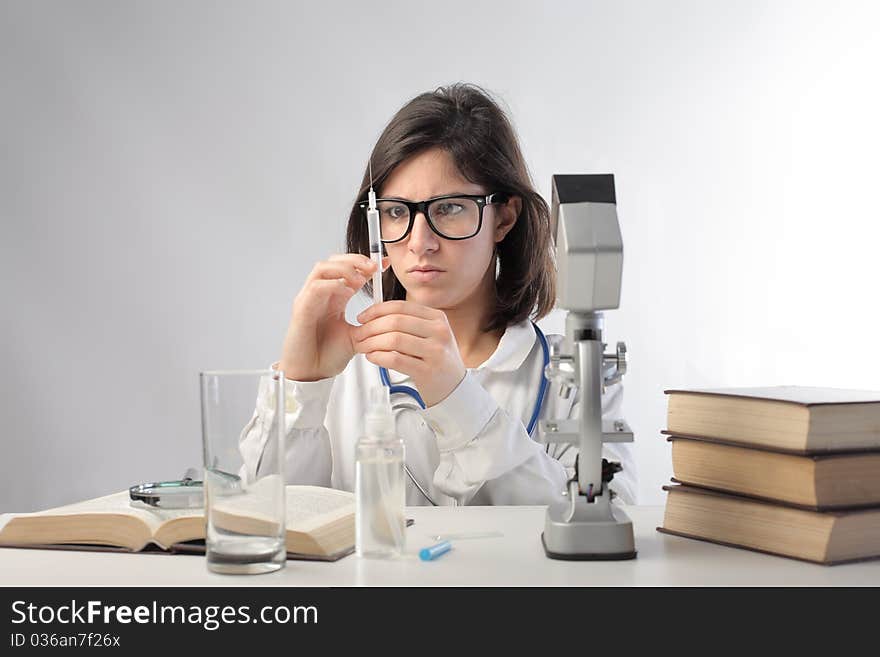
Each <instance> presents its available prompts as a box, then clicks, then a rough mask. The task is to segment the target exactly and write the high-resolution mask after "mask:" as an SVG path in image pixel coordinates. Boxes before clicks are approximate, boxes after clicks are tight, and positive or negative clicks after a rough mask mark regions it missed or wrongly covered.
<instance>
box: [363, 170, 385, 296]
mask: <svg viewBox="0 0 880 657" xmlns="http://www.w3.org/2000/svg"><path fill="white" fill-rule="evenodd" d="M368 198H369V206H368V208H367V230H368V231H369V234H370V258H371V259H372V260H373V262H375V263H376V271H375V272H374V273H373V303H374V304H377V303H382V301H383V300H384V297H383V295H382V232H381V230H380V228H379V211H378V210H377V209H376V192H374V191H373V162H372V161H370V192H369V194H368Z"/></svg>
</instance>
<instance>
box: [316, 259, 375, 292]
mask: <svg viewBox="0 0 880 657" xmlns="http://www.w3.org/2000/svg"><path fill="white" fill-rule="evenodd" d="M373 269H375V265H373ZM368 277H369V275H368V274H365V273H364V272H361V271H359V270H358V269H357V268H356V267H355V266H354V264H352V263H348V262H340V261H331V260H325V261H323V262H319V263H317V264H316V265H315V266H314V267H313V268H312V273H311V274H309V278H308V280H310V281H314V280H328V279H335V278H344V279H345V280H346V282H347V283H348V285H350V286H351V287H353V288H354V289H356V290H359V289H361V288H362V287H363V286H364V283H366V282H367V280H368Z"/></svg>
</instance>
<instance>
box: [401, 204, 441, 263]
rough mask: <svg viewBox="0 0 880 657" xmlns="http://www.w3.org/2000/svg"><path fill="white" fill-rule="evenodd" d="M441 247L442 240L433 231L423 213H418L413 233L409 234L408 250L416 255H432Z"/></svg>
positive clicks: (414, 220) (414, 221)
mask: <svg viewBox="0 0 880 657" xmlns="http://www.w3.org/2000/svg"><path fill="white" fill-rule="evenodd" d="M439 247H440V238H439V237H438V236H437V234H436V233H435V232H434V231H433V230H431V227H430V226H429V225H428V219H427V217H425V214H424V213H423V212H417V213H416V216H415V218H414V219H413V227H412V231H411V232H410V234H409V239H408V244H407V248H408V249H409V250H410V252H412V253H414V254H415V255H421V254H422V253H431V252H433V251H436V250H437V249H438V248H439Z"/></svg>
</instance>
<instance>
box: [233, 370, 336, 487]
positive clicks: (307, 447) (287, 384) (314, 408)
mask: <svg viewBox="0 0 880 657" xmlns="http://www.w3.org/2000/svg"><path fill="white" fill-rule="evenodd" d="M273 369H275V366H274V365H273ZM333 382H334V378H329V379H321V380H319V381H291V380H290V379H285V380H284V426H285V432H284V437H283V439H282V442H283V445H282V451H283V454H282V455H281V457H280V459H281V466H282V467H281V469H282V473H283V474H284V480H285V482H286V483H288V484H308V485H313V486H330V478H331V475H332V472H333V459H332V455H331V449H330V437H329V434H328V432H327V428H326V426H325V423H324V420H325V416H326V414H327V405H328V403H329V400H330V391H331V390H332V387H333ZM274 423H275V395H274V390H273V388H272V385H271V379H270V378H269V377H265V378H264V379H263V380H262V381H261V382H260V387H259V391H258V394H257V403H256V409H255V410H254V414H253V416H252V417H251V420H250V422H248V424H247V426H245V428H244V430H243V431H242V432H241V437H240V441H239V447H240V449H241V453H242V456H243V458H244V463H245V470H246V472H247V475H248V478H249V479H252V478H254V477H255V476H256V475H258V474H259V473H260V472H261V470H263V469H264V468H265V465H264V464H266V463H268V462H270V459H271V458H275V457H277V455H276V454H275V453H274V452H273V451H272V446H271V444H269V442H268V437H269V431H270V430H271V429H273V428H274Z"/></svg>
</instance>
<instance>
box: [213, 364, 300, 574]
mask: <svg viewBox="0 0 880 657" xmlns="http://www.w3.org/2000/svg"><path fill="white" fill-rule="evenodd" d="M200 379H201V400H202V446H203V449H204V461H205V476H204V478H203V479H204V489H205V515H206V522H207V533H206V537H205V545H206V556H207V562H208V570H211V571H213V572H216V573H227V574H241V575H255V574H258V573H269V572H273V571H276V570H279V569H281V568H283V567H284V565H285V563H286V562H287V550H286V547H285V540H284V539H285V533H286V527H285V487H284V477H283V473H282V471H281V458H280V454H281V444H282V440H283V435H284V374H283V373H282V372H279V371H276V370H223V371H221V370H217V371H211V372H202V373H201V374H200ZM258 399H259V400H261V403H263V405H264V408H262V409H261V413H260V414H259V416H258V415H257V413H256V412H255V405H256V404H257V400H258ZM254 423H258V424H259V426H260V430H261V431H262V432H263V434H264V436H263V445H264V447H263V452H262V455H261V457H260V459H259V461H258V462H257V463H246V462H245V459H244V456H243V455H242V452H241V450H240V447H239V444H240V441H241V438H242V437H243V436H244V435H245V433H246V432H247V431H248V430H249V429H251V428H252V427H253V424H254Z"/></svg>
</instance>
